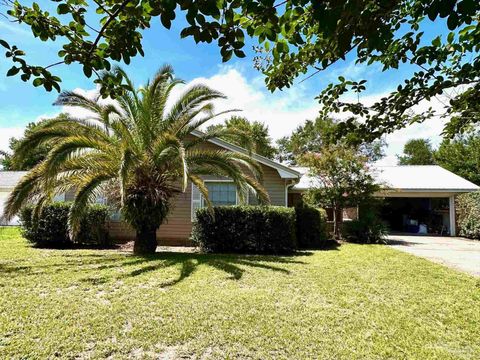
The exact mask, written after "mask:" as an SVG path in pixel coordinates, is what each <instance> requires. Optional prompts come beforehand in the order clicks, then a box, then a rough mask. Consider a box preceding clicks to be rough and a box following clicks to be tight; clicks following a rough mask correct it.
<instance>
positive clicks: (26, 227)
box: [20, 202, 112, 249]
mask: <svg viewBox="0 0 480 360" xmlns="http://www.w3.org/2000/svg"><path fill="white" fill-rule="evenodd" d="M70 206H71V204H70V203H65V202H55V203H52V204H49V205H46V206H44V208H43V209H42V211H41V213H40V215H39V216H38V218H37V219H34V216H33V207H32V206H26V207H25V208H23V209H22V211H21V212H20V222H21V231H22V235H23V237H25V238H26V239H27V240H28V241H30V242H31V243H32V244H33V245H34V246H37V247H44V248H55V249H59V248H70V247H73V246H80V247H94V248H106V247H111V246H112V243H111V241H110V238H109V236H108V230H107V227H106V222H107V219H108V212H109V210H108V207H107V206H103V205H90V206H89V208H88V210H87V213H86V214H85V217H84V218H83V220H82V222H81V225H80V232H79V235H78V237H77V238H76V239H74V241H72V239H70V236H69V233H68V213H69V210H70Z"/></svg>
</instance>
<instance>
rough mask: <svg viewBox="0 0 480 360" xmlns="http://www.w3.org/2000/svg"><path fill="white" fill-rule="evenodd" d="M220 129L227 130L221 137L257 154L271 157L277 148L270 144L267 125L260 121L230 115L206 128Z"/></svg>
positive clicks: (211, 129)
mask: <svg viewBox="0 0 480 360" xmlns="http://www.w3.org/2000/svg"><path fill="white" fill-rule="evenodd" d="M221 129H226V130H229V131H228V132H226V133H225V135H223V136H220V138H221V139H223V140H225V141H228V142H230V143H232V144H235V145H238V146H240V147H243V148H244V149H247V150H250V151H253V152H254V153H256V154H258V155H262V156H265V157H266V158H269V159H273V158H274V157H275V155H276V153H277V149H276V148H275V146H274V145H273V144H272V138H271V137H270V134H269V131H268V126H266V125H265V124H264V123H262V122H260V121H253V122H250V121H248V119H247V118H244V117H241V116H232V117H231V118H230V119H227V120H226V121H225V123H224V124H218V125H211V126H209V127H208V128H207V130H209V131H218V130H221Z"/></svg>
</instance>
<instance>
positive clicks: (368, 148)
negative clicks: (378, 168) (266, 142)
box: [277, 115, 385, 165]
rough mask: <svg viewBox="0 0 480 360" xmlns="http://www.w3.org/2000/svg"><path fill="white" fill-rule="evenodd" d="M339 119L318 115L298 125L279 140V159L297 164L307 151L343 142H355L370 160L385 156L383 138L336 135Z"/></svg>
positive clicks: (356, 148) (358, 149)
mask: <svg viewBox="0 0 480 360" xmlns="http://www.w3.org/2000/svg"><path fill="white" fill-rule="evenodd" d="M339 124H340V122H339V120H336V119H333V118H332V117H329V116H323V115H321V116H318V117H317V118H316V119H315V120H313V121H312V120H307V121H305V123H304V124H303V125H301V126H299V127H297V128H296V129H295V130H294V131H293V132H292V134H291V135H290V136H285V137H283V138H281V139H279V140H278V141H277V145H278V155H277V159H278V160H279V161H282V162H287V163H289V164H291V165H295V164H296V163H297V162H298V158H299V157H300V156H302V155H303V154H305V153H307V152H318V151H320V150H321V149H322V148H323V147H324V146H326V145H328V144H331V143H341V144H345V145H348V146H353V144H355V150H356V151H358V153H360V154H362V155H365V156H367V157H368V158H369V161H375V160H378V159H380V158H382V157H383V156H384V152H383V147H384V145H385V142H384V141H383V140H375V141H373V142H365V141H362V139H359V138H358V137H357V136H356V134H354V133H351V134H348V135H347V136H344V137H342V139H337V138H336V137H335V134H336V132H337V131H338V127H339Z"/></svg>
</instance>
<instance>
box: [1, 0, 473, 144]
mask: <svg viewBox="0 0 480 360" xmlns="http://www.w3.org/2000/svg"><path fill="white" fill-rule="evenodd" d="M0 1H2V2H3V3H4V4H5V5H6V6H7V7H9V8H10V9H9V11H8V16H9V17H10V18H11V19H12V20H13V21H18V22H20V23H24V24H27V25H28V26H29V27H30V28H31V30H32V32H33V34H34V36H36V37H37V38H39V39H40V40H41V41H47V40H58V41H59V43H61V44H62V47H61V49H59V52H58V57H59V61H58V62H56V63H53V64H50V65H48V66H45V65H32V64H29V63H27V62H26V60H25V52H24V51H22V50H21V49H19V48H18V47H17V46H16V45H13V44H9V43H8V41H7V40H5V39H3V40H1V41H0V44H1V45H2V46H3V47H4V48H6V57H7V58H9V59H11V60H12V61H13V63H14V64H13V66H12V67H11V69H10V70H9V71H8V75H10V76H13V75H17V74H18V75H19V76H21V78H22V80H24V81H29V80H31V79H33V85H35V86H43V87H45V89H46V90H48V91H50V90H52V89H53V88H55V89H57V90H59V89H60V85H59V84H60V81H61V79H60V78H59V77H57V76H55V75H54V74H52V73H51V72H50V70H51V69H50V68H51V66H53V65H57V64H63V63H65V64H71V63H79V64H81V65H83V71H84V73H85V75H86V76H87V77H91V76H92V74H94V73H98V72H99V71H100V70H105V69H106V70H109V69H110V67H111V64H112V62H117V61H119V62H124V63H126V64H128V63H129V62H130V60H131V58H132V57H134V56H137V55H138V54H140V55H143V53H144V52H143V47H142V33H141V32H142V31H143V30H145V29H147V28H149V27H150V24H151V22H152V21H153V20H156V19H157V18H160V21H161V23H162V24H163V26H164V27H165V28H167V29H169V28H170V27H171V25H172V21H174V20H175V18H176V17H177V16H179V17H184V18H185V20H186V23H187V25H186V27H185V28H184V29H183V30H182V31H181V36H182V37H193V39H194V40H195V41H196V42H197V43H198V42H207V43H211V42H213V41H215V42H216V43H217V45H218V47H219V48H220V54H221V56H222V59H223V61H228V60H229V59H231V58H232V56H236V57H240V58H242V57H244V56H245V52H244V51H243V48H244V47H245V37H246V36H247V35H248V36H250V37H253V38H254V39H256V40H258V47H257V51H258V56H257V57H256V58H255V59H254V60H255V66H256V67H257V68H258V69H259V70H260V71H262V72H263V73H264V74H265V75H266V85H267V87H268V88H269V89H270V90H272V91H273V90H275V89H282V88H284V87H289V86H292V84H293V83H294V80H295V79H296V78H298V77H299V76H300V75H302V74H305V73H307V72H310V74H311V75H315V74H316V73H321V72H322V71H324V70H325V69H327V68H328V67H330V66H331V65H332V64H334V63H336V62H338V61H340V60H343V59H345V58H346V57H347V56H349V55H351V56H354V57H355V59H356V63H357V64H366V65H372V66H377V67H379V68H381V70H382V71H386V70H389V69H397V68H399V67H401V66H406V67H408V68H413V69H414V70H413V71H412V73H411V75H410V76H408V77H406V78H405V79H403V81H401V82H400V83H398V84H396V85H397V87H396V89H395V90H393V91H392V92H391V93H390V94H389V95H387V96H386V97H384V98H382V99H381V100H379V101H377V102H375V103H374V104H372V105H369V106H367V105H364V104H362V103H360V102H358V101H354V102H346V101H345V97H344V96H345V95H348V94H354V95H360V94H361V93H362V92H364V91H365V90H367V86H368V84H367V82H366V80H360V81H353V80H351V79H348V78H346V77H339V78H338V82H336V83H331V84H329V85H328V86H327V87H326V88H325V89H324V90H323V91H322V92H321V94H320V95H319V96H318V100H319V101H320V102H321V103H322V105H323V111H324V114H330V113H332V112H350V113H351V114H352V118H351V119H349V120H347V121H345V122H344V125H343V126H342V127H341V128H340V129H339V130H340V132H341V133H345V132H347V131H353V130H356V131H358V132H359V133H360V134H361V135H362V137H363V138H364V139H372V138H378V137H379V136H380V135H382V134H384V133H389V132H392V131H394V130H395V129H398V128H401V127H404V126H406V125H407V124H409V123H412V122H416V121H424V120H425V119H427V118H429V117H432V116H434V115H436V116H453V117H452V120H451V121H450V122H449V123H448V124H447V126H446V128H445V131H446V134H448V135H450V136H453V135H454V134H456V133H459V132H462V131H463V130H464V129H465V128H466V127H468V126H469V124H471V123H475V122H478V120H479V115H478V114H479V110H480V109H479V107H480V105H479V104H480V101H478V100H479V98H480V84H479V75H480V59H479V56H478V55H479V50H480V25H479V21H478V20H479V16H480V2H479V1H477V0H428V1H425V0H400V1H392V0H346V1H334V0H326V1H316V0H279V1H275V0H259V1H251V0H245V1H240V0H204V1H192V0H123V1H121V0H119V1H114V0H95V1H87V0H51V1H50V2H42V5H39V4H38V3H33V4H31V5H30V4H29V5H23V4H22V3H21V2H20V1H18V0H15V1H10V0H0ZM52 8H53V11H50V10H51V9H52ZM433 21H437V24H439V25H438V26H443V28H444V29H445V30H446V31H449V32H448V35H447V36H446V37H441V36H437V37H435V38H433V39H431V34H429V33H428V32H427V33H426V32H425V31H424V29H425V28H426V26H427V25H429V23H431V22H433ZM96 82H97V83H99V84H101V93H102V95H103V96H108V95H111V96H116V95H117V94H118V93H121V92H122V91H123V88H122V87H121V86H120V85H121V83H122V80H121V78H119V77H117V76H116V75H114V74H110V76H106V77H99V78H98V79H97V80H96ZM451 90H455V94H454V95H452V96H451V99H450V101H449V102H448V103H447V104H446V105H445V109H444V111H443V112H441V113H439V114H434V112H433V110H429V111H425V112H422V113H414V112H413V111H412V107H413V106H414V105H416V104H418V103H419V102H421V101H423V100H429V99H431V98H432V97H435V96H437V95H440V94H444V93H446V92H450V91H451ZM355 118H362V119H363V120H365V121H362V122H355V121H353V119H355Z"/></svg>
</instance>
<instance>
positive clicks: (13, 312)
mask: <svg viewBox="0 0 480 360" xmlns="http://www.w3.org/2000/svg"><path fill="white" fill-rule="evenodd" d="M479 324H480V284H479V281H478V279H475V278H473V277H470V276H468V275H465V274H462V273H459V272H456V271H453V270H450V269H447V268H445V267H442V266H440V265H436V264H433V263H431V262H429V261H427V260H423V259H420V258H416V257H413V256H410V255H407V254H404V253H401V252H397V251H395V250H392V249H390V248H388V247H386V246H380V245H376V246H375V245H363V246H362V245H343V246H341V247H340V248H338V249H336V250H329V251H314V252H310V253H303V254H300V255H298V256H291V257H254V256H217V255H199V254H185V253H183V254H182V253H160V254H158V255H156V256H154V257H150V258H141V257H135V256H132V255H130V254H127V253H120V252H116V251H86V250H69V251H59V250H41V249H34V248H31V247H29V245H28V244H27V243H26V242H25V240H23V239H22V238H21V237H20V236H19V234H18V231H17V230H16V229H6V228H2V229H0V358H1V359H6V358H28V359H43V358H53V357H59V358H80V359H89V358H106V357H109V356H110V357H111V358H113V359H123V358H142V359H143V358H147V359H148V358H162V359H163V358H166V359H177V358H182V359H183V358H195V359H209V358H221V359H224V358H259V359H267V358H275V359H282V358H284V359H306V358H323V359H386V358H389V359H479V358H480V325H479Z"/></svg>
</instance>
